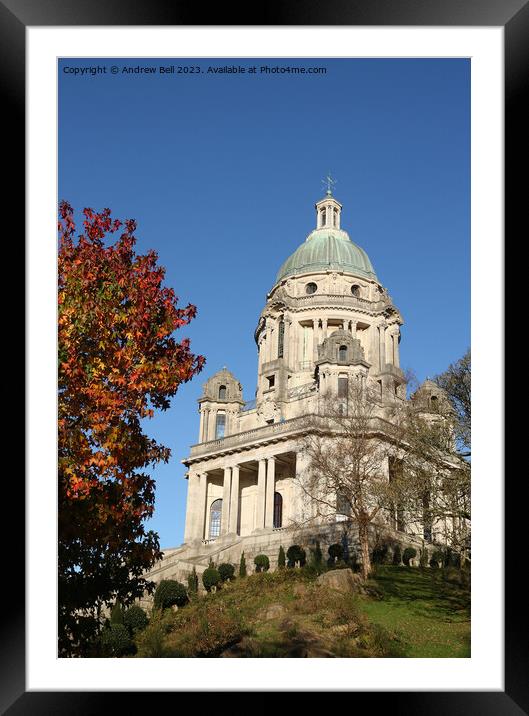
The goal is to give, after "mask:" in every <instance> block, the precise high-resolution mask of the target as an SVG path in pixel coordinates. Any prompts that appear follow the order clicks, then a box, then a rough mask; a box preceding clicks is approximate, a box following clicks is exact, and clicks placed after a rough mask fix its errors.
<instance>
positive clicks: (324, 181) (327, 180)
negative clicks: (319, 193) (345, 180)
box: [321, 172, 338, 196]
mask: <svg viewBox="0 0 529 716" xmlns="http://www.w3.org/2000/svg"><path fill="white" fill-rule="evenodd" d="M321 183H322V184H323V186H325V185H327V194H328V195H329V196H330V195H331V194H332V190H333V187H334V185H335V184H337V183H338V182H337V181H336V179H333V178H332V176H331V173H330V172H329V173H328V174H327V176H326V177H325V179H322V181H321Z"/></svg>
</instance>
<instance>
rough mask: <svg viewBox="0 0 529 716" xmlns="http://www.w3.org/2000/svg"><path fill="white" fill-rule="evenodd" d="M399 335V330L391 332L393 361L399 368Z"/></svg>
mask: <svg viewBox="0 0 529 716" xmlns="http://www.w3.org/2000/svg"><path fill="white" fill-rule="evenodd" d="M399 337H400V331H399V330H398V329H397V331H395V333H394V334H393V352H394V356H395V358H394V361H395V365H396V366H397V368H400V356H399Z"/></svg>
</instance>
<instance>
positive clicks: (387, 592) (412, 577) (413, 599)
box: [374, 565, 470, 621]
mask: <svg viewBox="0 0 529 716" xmlns="http://www.w3.org/2000/svg"><path fill="white" fill-rule="evenodd" d="M444 572H445V570H442V569H440V570H433V569H421V568H418V567H392V566H385V565H379V566H377V568H376V571H375V574H374V579H375V581H376V584H377V586H378V587H379V589H380V590H381V591H382V598H383V599H384V600H387V601H391V600H392V599H394V600H398V601H399V602H409V603H410V607H411V608H412V610H413V611H414V612H415V613H422V614H423V615H424V616H428V617H434V618H437V619H444V620H447V621H454V618H455V617H459V618H464V619H465V620H466V619H468V618H469V616H470V589H469V588H468V587H466V586H463V585H461V584H458V583H457V582H453V581H448V580H447V579H446V575H445V573H444Z"/></svg>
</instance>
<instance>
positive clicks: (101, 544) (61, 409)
mask: <svg viewBox="0 0 529 716" xmlns="http://www.w3.org/2000/svg"><path fill="white" fill-rule="evenodd" d="M59 216H60V220H59V256H58V354H59V355H58V389H59V396H58V467H59V469H58V473H59V474H58V478H59V627H60V639H59V642H60V649H62V650H63V651H64V652H65V653H67V652H69V651H70V652H71V651H72V650H73V649H75V648H76V647H78V648H79V649H81V651H82V648H83V643H84V642H86V639H87V638H89V637H90V635H91V634H92V633H93V632H94V631H97V624H96V623H95V621H94V620H95V615H96V612H97V610H98V609H99V608H100V607H101V605H102V604H105V603H110V602H111V601H112V600H114V599H115V598H116V597H117V598H119V599H120V600H121V601H122V603H127V601H132V600H133V599H134V598H135V597H136V596H138V595H139V594H141V592H142V591H143V590H144V589H145V588H149V585H148V584H147V583H146V582H145V580H144V579H143V578H142V576H141V575H142V573H143V572H144V571H145V570H146V569H148V568H149V567H150V566H152V564H153V563H154V562H155V561H156V560H157V559H158V558H159V557H160V555H161V553H160V549H159V544H158V537H157V535H156V534H155V533H153V532H146V531H145V529H144V521H145V520H146V519H147V518H149V517H150V516H151V515H152V513H153V509H154V482H153V480H152V478H151V477H150V476H149V475H148V474H147V473H145V472H143V470H144V469H145V468H146V467H147V466H149V465H154V464H156V463H158V462H160V461H167V460H168V458H169V455H170V451H169V449H168V448H167V447H165V446H163V445H160V444H158V443H157V442H156V441H155V440H153V439H152V438H149V437H148V436H147V435H145V434H144V432H143V430H142V422H143V420H144V419H146V418H151V417H152V416H153V415H154V411H155V410H166V409H167V408H168V407H169V404H170V398H171V397H172V396H174V395H175V393H176V391H177V390H178V387H179V385H180V384H181V383H183V382H187V381H188V380H190V379H191V378H192V377H193V376H194V375H196V374H197V373H198V372H199V371H200V370H201V369H202V366H203V364H204V358H203V356H197V355H194V354H193V353H191V351H190V344H189V340H188V339H186V338H184V339H183V340H181V341H179V342H178V341H176V340H175V338H174V335H173V334H174V332H175V331H176V330H177V329H179V328H182V327H184V326H186V325H187V324H188V323H189V322H190V321H191V320H192V319H193V318H194V317H195V315H196V308H195V306H193V305H188V306H186V307H185V308H177V302H178V299H177V297H176V296H175V293H174V291H173V289H172V288H168V287H166V286H164V285H163V280H164V274H165V271H164V269H163V268H162V267H160V266H158V264H157V255H156V253H155V252H154V251H149V252H148V253H147V254H145V255H137V254H136V253H135V251H134V247H135V243H136V239H135V237H134V231H135V229H136V224H135V222H134V221H132V220H128V221H125V222H123V223H122V222H120V221H118V220H116V219H112V218H111V215H110V210H109V209H104V210H103V211H102V212H100V213H97V212H94V211H93V210H92V209H85V210H84V216H85V219H84V222H83V232H82V233H81V234H80V235H79V236H78V237H77V238H76V237H75V223H74V219H73V210H72V207H71V206H70V205H69V204H67V203H66V202H62V203H61V204H60V211H59ZM120 229H121V234H120V235H119V236H118V238H117V240H116V241H115V243H113V244H112V243H109V242H108V238H109V235H112V234H115V233H116V232H118V231H119V230H120ZM80 610H81V611H82V613H83V614H84V615H85V616H86V615H88V616H87V617H86V618H84V617H83V619H80V618H79V613H80ZM90 617H93V620H91V619H90Z"/></svg>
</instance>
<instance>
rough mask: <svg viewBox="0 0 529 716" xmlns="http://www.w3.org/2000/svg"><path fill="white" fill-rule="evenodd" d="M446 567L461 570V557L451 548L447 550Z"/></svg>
mask: <svg viewBox="0 0 529 716" xmlns="http://www.w3.org/2000/svg"><path fill="white" fill-rule="evenodd" d="M444 565H445V567H455V568H456V569H460V568H461V555H460V554H459V553H458V552H454V550H453V549H450V547H449V548H448V549H447V550H446V554H445V559H444Z"/></svg>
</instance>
